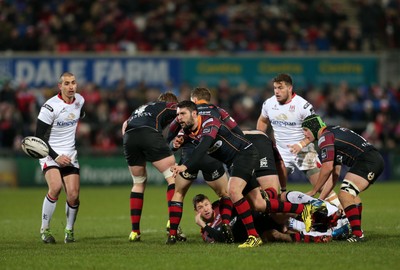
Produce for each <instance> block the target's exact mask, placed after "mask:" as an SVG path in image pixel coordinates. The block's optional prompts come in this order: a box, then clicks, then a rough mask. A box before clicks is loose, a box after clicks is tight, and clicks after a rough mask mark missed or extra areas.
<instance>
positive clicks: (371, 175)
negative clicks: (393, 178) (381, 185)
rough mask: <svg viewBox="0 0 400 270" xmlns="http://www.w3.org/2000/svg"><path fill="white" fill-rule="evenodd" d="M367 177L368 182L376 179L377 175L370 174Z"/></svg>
mask: <svg viewBox="0 0 400 270" xmlns="http://www.w3.org/2000/svg"><path fill="white" fill-rule="evenodd" d="M367 177H368V181H371V180H372V179H374V177H375V173H373V172H370V173H369V174H368V176H367Z"/></svg>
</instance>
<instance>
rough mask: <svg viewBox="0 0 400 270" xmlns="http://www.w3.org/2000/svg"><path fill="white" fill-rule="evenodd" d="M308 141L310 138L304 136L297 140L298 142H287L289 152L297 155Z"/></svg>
mask: <svg viewBox="0 0 400 270" xmlns="http://www.w3.org/2000/svg"><path fill="white" fill-rule="evenodd" d="M309 143H310V140H309V139H308V138H304V139H302V140H301V141H299V142H298V143H295V144H288V147H289V148H290V152H291V153H293V154H296V155H297V154H298V153H299V152H300V151H301V149H303V148H304V147H306V146H307V145H308V144H309Z"/></svg>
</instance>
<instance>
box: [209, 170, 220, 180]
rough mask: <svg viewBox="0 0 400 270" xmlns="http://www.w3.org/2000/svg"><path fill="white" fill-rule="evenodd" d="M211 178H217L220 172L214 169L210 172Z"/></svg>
mask: <svg viewBox="0 0 400 270" xmlns="http://www.w3.org/2000/svg"><path fill="white" fill-rule="evenodd" d="M211 177H212V179H218V178H220V177H221V174H220V173H219V172H218V170H215V171H213V172H212V174H211Z"/></svg>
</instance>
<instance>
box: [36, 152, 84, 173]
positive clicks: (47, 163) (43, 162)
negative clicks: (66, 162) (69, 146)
mask: <svg viewBox="0 0 400 270" xmlns="http://www.w3.org/2000/svg"><path fill="white" fill-rule="evenodd" d="M59 154H64V155H67V156H69V157H70V158H71V165H72V166H73V167H75V168H78V169H79V162H78V154H77V151H76V150H74V151H72V152H70V153H59ZM39 163H40V167H41V168H42V171H43V169H44V168H47V167H60V165H58V164H57V162H55V161H54V160H53V158H52V157H51V156H47V157H45V158H41V159H39Z"/></svg>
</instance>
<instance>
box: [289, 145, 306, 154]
mask: <svg viewBox="0 0 400 270" xmlns="http://www.w3.org/2000/svg"><path fill="white" fill-rule="evenodd" d="M287 147H289V150H290V153H292V154H294V155H297V154H298V153H299V152H300V151H301V149H303V147H301V144H300V143H295V144H288V145H287Z"/></svg>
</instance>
